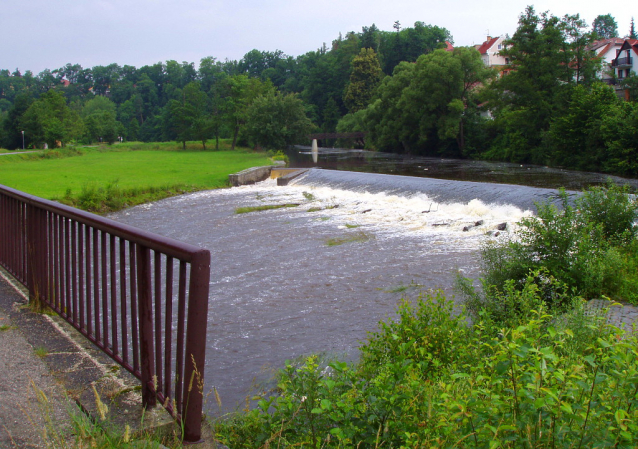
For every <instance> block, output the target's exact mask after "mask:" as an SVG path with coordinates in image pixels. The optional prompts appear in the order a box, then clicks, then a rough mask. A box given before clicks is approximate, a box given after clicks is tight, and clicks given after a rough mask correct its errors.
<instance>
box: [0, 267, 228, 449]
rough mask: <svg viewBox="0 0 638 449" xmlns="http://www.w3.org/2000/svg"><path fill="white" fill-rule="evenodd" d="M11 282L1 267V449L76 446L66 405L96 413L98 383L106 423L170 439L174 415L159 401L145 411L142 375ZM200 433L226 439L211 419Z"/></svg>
mask: <svg viewBox="0 0 638 449" xmlns="http://www.w3.org/2000/svg"><path fill="white" fill-rule="evenodd" d="M16 285H17V284H15V283H14V281H13V280H12V279H10V278H9V277H8V276H6V273H4V272H3V270H1V269H0V449H12V448H45V447H46V448H64V447H74V446H73V445H72V444H71V445H67V443H68V442H69V441H73V440H72V430H73V429H72V423H71V419H70V418H69V413H75V414H77V413H79V410H80V409H79V407H81V409H82V410H84V411H85V412H87V413H89V414H90V415H91V416H92V417H93V418H94V419H97V420H99V418H98V416H99V414H98V413H97V410H96V409H97V407H96V401H95V391H97V392H98V394H99V396H100V399H101V402H103V403H104V404H106V405H107V407H108V413H107V421H108V422H109V425H112V426H114V427H115V428H119V429H124V427H125V426H126V425H129V426H130V427H131V430H132V431H133V432H135V431H141V432H159V433H162V434H165V435H169V437H168V438H169V440H171V438H172V437H171V436H170V435H173V434H174V432H175V424H174V421H173V420H172V418H171V417H170V416H169V415H168V413H167V412H166V411H165V410H164V408H163V407H159V406H158V407H155V408H153V409H150V410H146V411H143V409H142V401H141V396H140V394H139V391H138V390H139V387H138V386H139V380H137V379H136V378H134V377H133V376H132V375H130V374H129V373H128V371H126V370H123V369H121V368H120V367H119V365H116V364H115V363H114V362H113V360H112V359H110V358H109V357H108V356H106V355H105V354H104V353H103V352H102V351H101V350H99V349H98V348H96V347H95V346H93V345H92V343H90V342H89V341H88V340H87V339H86V338H85V337H84V336H82V335H81V334H79V333H78V332H77V331H76V330H75V329H73V328H72V327H71V326H70V325H69V324H68V323H66V322H65V321H64V320H62V319H61V318H59V317H57V316H47V315H43V314H39V313H33V312H30V311H29V310H28V308H26V307H25V305H26V299H25V296H24V295H25V292H24V291H22V290H21V289H20V288H19V286H18V288H16V287H14V286H16ZM19 291H20V292H19ZM94 389H95V390H94ZM40 392H42V393H44V396H43V395H42V393H40ZM45 396H46V399H45V400H43V399H44V397H45ZM78 406H79V407H78ZM140 426H142V427H143V429H140ZM45 432H46V435H47V437H46V438H43V435H44V433H45ZM202 433H203V435H202V436H203V438H204V440H205V441H204V443H201V444H198V445H197V446H196V447H197V449H213V448H215V449H217V448H223V447H224V446H223V445H218V444H217V443H216V441H215V438H214V436H213V435H214V434H213V432H212V430H211V429H210V428H209V427H208V426H204V428H203V429H202ZM69 439H71V440H69Z"/></svg>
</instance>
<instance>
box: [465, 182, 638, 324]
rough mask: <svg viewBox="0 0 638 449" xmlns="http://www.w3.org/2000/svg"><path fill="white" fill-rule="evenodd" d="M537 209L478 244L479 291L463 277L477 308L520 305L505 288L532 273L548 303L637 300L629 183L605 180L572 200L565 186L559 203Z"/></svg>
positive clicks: (634, 208)
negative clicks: (513, 228)
mask: <svg viewBox="0 0 638 449" xmlns="http://www.w3.org/2000/svg"><path fill="white" fill-rule="evenodd" d="M537 209H538V210H537V215H535V216H532V217H529V218H525V219H523V220H521V222H520V223H519V224H518V225H519V229H518V230H517V232H516V233H514V235H512V236H509V237H504V238H502V239H497V240H492V241H488V242H487V243H486V244H485V245H484V247H483V249H482V260H483V267H482V269H483V279H482V283H483V289H482V291H481V292H477V291H474V289H473V288H472V287H471V285H470V283H469V282H468V281H467V280H465V282H461V288H462V290H463V291H464V293H465V294H466V296H467V297H468V305H469V307H470V310H472V311H473V312H474V314H475V315H477V314H478V312H479V311H480V310H483V309H487V310H489V311H490V312H491V313H492V314H493V315H494V316H495V317H499V316H504V315H507V314H508V313H510V311H511V310H512V309H513V308H516V307H518V306H517V305H516V304H506V303H505V302H503V297H509V298H510V299H511V298H512V297H513V295H512V294H509V293H508V294H507V295H505V293H506V292H507V291H509V290H511V289H514V290H516V289H520V288H521V287H522V285H523V284H524V283H525V280H526V279H527V277H528V276H529V273H530V272H536V273H537V274H538V279H537V283H538V285H539V286H541V287H542V293H543V295H544V298H545V301H546V302H547V303H548V304H549V305H551V306H558V307H565V306H569V305H570V304H569V299H570V298H571V296H573V295H574V294H576V295H580V296H582V297H585V298H588V299H589V298H600V297H604V296H606V297H609V298H612V299H614V300H622V301H628V302H631V303H634V304H638V295H637V290H636V287H637V286H638V276H637V275H636V269H637V268H638V241H637V239H636V233H637V232H638V228H637V227H636V222H637V220H638V203H637V202H636V199H635V198H634V197H633V196H630V195H628V192H627V189H623V188H621V187H616V186H614V185H612V184H609V185H607V186H606V187H594V188H591V189H590V190H588V191H586V192H584V193H583V194H582V195H581V196H579V197H577V198H575V199H571V198H570V197H569V195H568V194H567V193H566V192H564V191H563V192H561V194H560V207H559V206H556V205H555V204H551V203H547V204H539V205H537Z"/></svg>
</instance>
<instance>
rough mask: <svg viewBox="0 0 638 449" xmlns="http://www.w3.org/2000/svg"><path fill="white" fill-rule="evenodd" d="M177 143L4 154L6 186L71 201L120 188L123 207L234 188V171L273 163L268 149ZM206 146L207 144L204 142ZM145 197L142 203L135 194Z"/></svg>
mask: <svg viewBox="0 0 638 449" xmlns="http://www.w3.org/2000/svg"><path fill="white" fill-rule="evenodd" d="M191 147H193V145H190V144H189V146H188V147H187V149H186V150H181V149H177V148H176V145H175V143H154V144H143V143H132V144H128V146H127V145H121V146H119V145H118V146H115V145H114V146H111V147H106V146H105V147H98V148H83V149H79V150H73V149H70V150H67V149H65V150H61V151H55V150H54V151H50V152H47V153H44V154H25V155H14V156H2V157H0V184H3V185H6V186H9V187H13V188H15V189H18V190H21V191H24V192H27V193H30V194H33V195H36V196H39V197H42V198H46V199H61V198H65V197H66V199H67V201H66V202H67V203H70V204H73V205H76V206H77V205H78V201H79V197H80V196H81V195H82V194H83V193H86V192H87V191H89V193H90V191H91V190H99V189H100V188H102V189H105V190H106V189H107V187H108V186H110V188H111V191H112V192H115V190H118V191H119V195H120V196H122V197H124V198H129V200H124V201H120V203H121V206H122V207H126V206H129V205H131V204H137V203H139V202H143V201H147V200H150V201H153V200H156V199H159V198H161V197H162V195H161V194H158V192H157V190H162V191H169V192H167V194H166V195H165V196H170V195H172V194H179V193H183V192H184V191H192V190H202V189H214V188H219V187H226V186H228V175H229V174H231V173H235V172H238V171H241V170H244V169H246V168H249V167H254V166H261V165H268V164H269V163H270V160H269V159H268V157H267V156H266V155H265V154H263V153H254V152H251V151H247V150H235V151H229V150H220V151H201V150H200V149H193V148H191ZM200 148H201V145H200ZM83 191H84V192H83ZM139 195H145V197H144V198H142V199H141V200H139V201H134V200H133V199H131V198H132V197H136V196H139ZM96 210H97V211H98V212H99V211H105V210H100V208H98V209H96Z"/></svg>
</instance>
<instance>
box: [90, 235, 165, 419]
mask: <svg viewBox="0 0 638 449" xmlns="http://www.w3.org/2000/svg"><path fill="white" fill-rule="evenodd" d="M136 247H137V257H136V259H137V261H136V262H137V299H138V302H137V304H138V309H139V312H138V316H139V324H140V371H141V380H142V405H143V406H144V407H154V406H155V405H156V404H157V395H156V391H155V388H151V385H152V384H153V374H154V366H155V361H154V355H153V354H154V352H153V311H152V305H151V300H152V298H151V251H150V249H148V248H146V247H144V246H142V245H139V244H138V245H136ZM96 313H97V311H96Z"/></svg>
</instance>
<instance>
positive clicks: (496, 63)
mask: <svg viewBox="0 0 638 449" xmlns="http://www.w3.org/2000/svg"><path fill="white" fill-rule="evenodd" d="M475 48H476V49H477V50H478V52H479V53H480V54H481V59H482V60H483V64H485V67H494V68H496V69H498V70H499V72H500V73H499V75H501V76H502V75H507V74H508V73H509V72H510V67H509V63H510V61H509V58H507V57H506V56H503V55H501V50H505V38H504V37H502V36H500V37H492V36H487V40H486V41H485V42H483V43H482V44H481V45H475Z"/></svg>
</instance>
